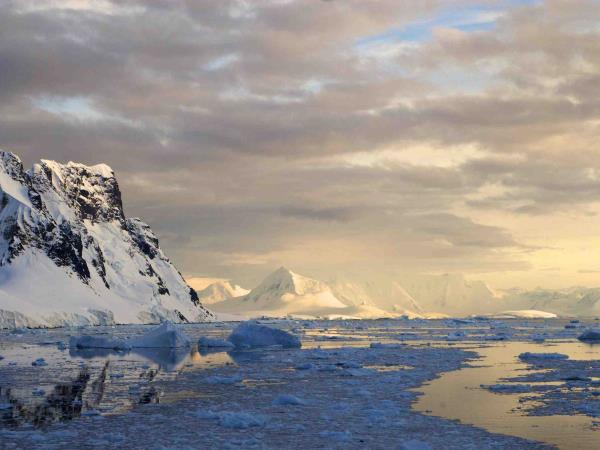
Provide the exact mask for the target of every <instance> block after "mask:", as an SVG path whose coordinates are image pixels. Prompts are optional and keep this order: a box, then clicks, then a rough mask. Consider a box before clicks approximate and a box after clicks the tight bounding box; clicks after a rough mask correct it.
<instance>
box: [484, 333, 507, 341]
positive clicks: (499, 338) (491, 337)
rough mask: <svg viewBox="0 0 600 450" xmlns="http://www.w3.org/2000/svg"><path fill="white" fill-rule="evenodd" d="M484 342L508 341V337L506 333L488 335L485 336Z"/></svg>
mask: <svg viewBox="0 0 600 450" xmlns="http://www.w3.org/2000/svg"><path fill="white" fill-rule="evenodd" d="M483 340H484V341H507V340H508V336H507V335H506V334H504V333H498V334H488V335H486V336H484V338H483Z"/></svg>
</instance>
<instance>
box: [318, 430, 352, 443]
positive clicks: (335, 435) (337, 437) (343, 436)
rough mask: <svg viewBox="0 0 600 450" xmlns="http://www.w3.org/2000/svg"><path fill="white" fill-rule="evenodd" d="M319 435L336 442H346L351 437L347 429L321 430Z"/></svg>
mask: <svg viewBox="0 0 600 450" xmlns="http://www.w3.org/2000/svg"><path fill="white" fill-rule="evenodd" d="M319 436H321V437H322V438H324V439H329V440H332V441H337V442H348V441H349V440H350V439H351V438H352V435H351V434H350V432H348V431H321V432H320V433H319Z"/></svg>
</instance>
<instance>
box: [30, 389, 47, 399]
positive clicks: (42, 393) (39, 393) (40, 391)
mask: <svg viewBox="0 0 600 450" xmlns="http://www.w3.org/2000/svg"><path fill="white" fill-rule="evenodd" d="M31 393H32V394H33V395H37V396H38V397H41V396H43V395H46V391H45V390H43V389H41V388H35V389H34V390H33V391H31Z"/></svg>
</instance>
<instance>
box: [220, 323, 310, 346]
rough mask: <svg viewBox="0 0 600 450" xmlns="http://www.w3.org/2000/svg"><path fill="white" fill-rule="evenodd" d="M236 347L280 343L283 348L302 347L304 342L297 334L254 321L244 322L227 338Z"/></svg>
mask: <svg viewBox="0 0 600 450" xmlns="http://www.w3.org/2000/svg"><path fill="white" fill-rule="evenodd" d="M227 340H228V341H229V342H231V343H232V344H233V345H234V346H235V347H238V348H252V347H269V346H273V345H280V346H281V347H283V348H300V347H301V346H302V343H301V342H300V339H299V338H298V337H297V336H294V335H293V334H290V333H288V332H287V331H283V330H279V329H277V328H271V327H268V326H266V325H259V324H257V323H254V322H244V323H241V324H240V325H238V326H237V327H236V328H235V330H233V332H232V333H231V334H230V335H229V337H228V338H227Z"/></svg>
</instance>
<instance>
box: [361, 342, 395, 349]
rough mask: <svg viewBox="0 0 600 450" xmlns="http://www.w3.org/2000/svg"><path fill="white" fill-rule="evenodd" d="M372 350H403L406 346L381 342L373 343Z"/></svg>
mask: <svg viewBox="0 0 600 450" xmlns="http://www.w3.org/2000/svg"><path fill="white" fill-rule="evenodd" d="M369 347H370V348H402V347H404V344H383V343H381V342H371V344H370V345H369Z"/></svg>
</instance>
